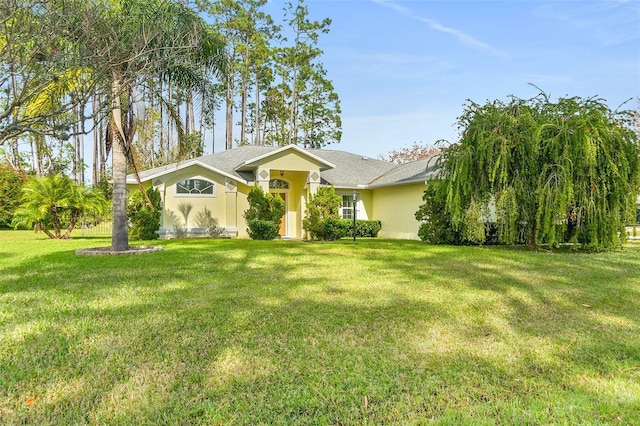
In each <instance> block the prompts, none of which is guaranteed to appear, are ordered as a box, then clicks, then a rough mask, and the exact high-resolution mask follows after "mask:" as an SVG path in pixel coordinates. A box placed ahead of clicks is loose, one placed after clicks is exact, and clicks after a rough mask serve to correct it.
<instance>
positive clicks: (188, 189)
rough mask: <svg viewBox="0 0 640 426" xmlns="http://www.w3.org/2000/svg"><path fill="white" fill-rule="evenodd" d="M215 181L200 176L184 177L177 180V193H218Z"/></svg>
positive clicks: (213, 194)
mask: <svg viewBox="0 0 640 426" xmlns="http://www.w3.org/2000/svg"><path fill="white" fill-rule="evenodd" d="M215 189H216V186H215V183H213V182H211V181H209V180H206V179H200V178H192V179H184V180H181V181H179V182H176V194H177V195H212V196H215V195H216V191H215Z"/></svg>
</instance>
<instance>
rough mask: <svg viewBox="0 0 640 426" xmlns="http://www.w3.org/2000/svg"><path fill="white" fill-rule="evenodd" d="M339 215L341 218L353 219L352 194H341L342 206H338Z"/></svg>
mask: <svg viewBox="0 0 640 426" xmlns="http://www.w3.org/2000/svg"><path fill="white" fill-rule="evenodd" d="M340 216H341V217H342V218H343V219H353V195H343V196H342V207H341V208H340Z"/></svg>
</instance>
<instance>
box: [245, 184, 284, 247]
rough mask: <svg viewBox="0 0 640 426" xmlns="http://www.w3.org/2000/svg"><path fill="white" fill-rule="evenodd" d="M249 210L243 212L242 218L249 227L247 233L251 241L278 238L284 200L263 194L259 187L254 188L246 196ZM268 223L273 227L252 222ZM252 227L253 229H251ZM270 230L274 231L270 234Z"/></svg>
mask: <svg viewBox="0 0 640 426" xmlns="http://www.w3.org/2000/svg"><path fill="white" fill-rule="evenodd" d="M247 201H248V202H249V208H248V209H247V210H246V211H245V212H244V218H245V220H246V221H247V224H248V225H249V228H248V229H247V232H248V233H249V236H250V237H251V238H253V239H260V240H262V239H267V238H263V237H264V236H272V237H271V238H268V239H270V240H272V239H274V238H276V237H277V236H278V230H279V229H280V221H281V220H282V216H284V200H283V199H282V198H280V197H279V196H277V195H276V196H274V195H272V194H265V193H264V191H262V189H261V188H260V187H259V186H254V187H253V188H252V189H251V191H250V192H249V195H248V196H247ZM255 221H258V222H270V223H272V224H273V226H267V225H265V224H263V223H255V224H253V225H252V222H255ZM252 227H253V228H252ZM271 229H275V231H274V232H271Z"/></svg>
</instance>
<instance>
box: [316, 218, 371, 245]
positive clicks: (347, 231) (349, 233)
mask: <svg viewBox="0 0 640 426" xmlns="http://www.w3.org/2000/svg"><path fill="white" fill-rule="evenodd" d="M322 227H323V230H324V239H325V240H328V241H334V240H338V239H340V238H345V237H351V238H353V220H350V219H325V220H323V221H322ZM381 228H382V223H381V222H380V221H379V220H356V237H361V238H365V237H369V238H374V237H377V236H378V232H380V229H381Z"/></svg>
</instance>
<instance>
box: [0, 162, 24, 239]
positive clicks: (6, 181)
mask: <svg viewBox="0 0 640 426" xmlns="http://www.w3.org/2000/svg"><path fill="white" fill-rule="evenodd" d="M26 179H27V176H26V175H25V173H24V172H19V171H15V170H14V169H13V168H12V167H11V166H9V165H8V164H4V163H0V228H5V227H9V226H11V220H12V219H13V213H14V212H15V211H16V209H17V208H18V205H20V197H21V195H22V186H23V185H24V182H25V181H26Z"/></svg>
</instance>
